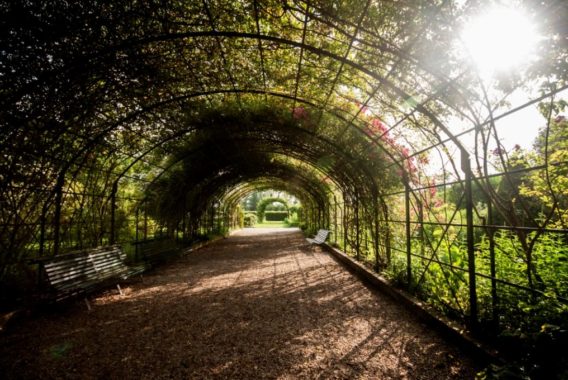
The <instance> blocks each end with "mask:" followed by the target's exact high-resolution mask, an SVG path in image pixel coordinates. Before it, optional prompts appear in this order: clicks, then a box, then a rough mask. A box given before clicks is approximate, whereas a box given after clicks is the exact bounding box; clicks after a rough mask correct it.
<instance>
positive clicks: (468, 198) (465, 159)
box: [461, 150, 477, 330]
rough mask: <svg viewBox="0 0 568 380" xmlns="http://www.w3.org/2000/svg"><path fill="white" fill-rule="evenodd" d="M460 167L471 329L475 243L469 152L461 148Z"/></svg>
mask: <svg viewBox="0 0 568 380" xmlns="http://www.w3.org/2000/svg"><path fill="white" fill-rule="evenodd" d="M461 167H462V170H463V172H464V174H465V207H466V231H467V261H468V275H469V276H468V277H469V313H470V315H469V317H470V327H471V329H472V330H475V329H476V328H477V286H476V278H475V245H474V230H473V191H472V182H473V173H472V172H471V163H470V161H469V154H468V153H467V152H466V151H464V150H462V152H461Z"/></svg>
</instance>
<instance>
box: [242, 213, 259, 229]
mask: <svg viewBox="0 0 568 380" xmlns="http://www.w3.org/2000/svg"><path fill="white" fill-rule="evenodd" d="M256 222H257V219H256V215H254V214H249V213H247V214H245V217H244V225H245V227H254V225H255V224H256Z"/></svg>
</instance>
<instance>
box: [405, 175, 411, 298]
mask: <svg viewBox="0 0 568 380" xmlns="http://www.w3.org/2000/svg"><path fill="white" fill-rule="evenodd" d="M404 209H405V219H406V220H405V227H406V281H407V286H408V289H409V290H410V289H411V288H412V236H411V229H410V185H409V184H408V182H407V183H406V184H405V188H404Z"/></svg>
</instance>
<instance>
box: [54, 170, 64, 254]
mask: <svg viewBox="0 0 568 380" xmlns="http://www.w3.org/2000/svg"><path fill="white" fill-rule="evenodd" d="M64 182H65V173H64V172H61V173H60V174H59V176H58V177H57V183H56V184H55V213H54V215H53V223H54V225H53V255H54V256H57V254H58V253H59V245H60V240H61V208H62V207H63V205H62V203H63V184H64Z"/></svg>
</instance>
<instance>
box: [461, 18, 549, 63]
mask: <svg viewBox="0 0 568 380" xmlns="http://www.w3.org/2000/svg"><path fill="white" fill-rule="evenodd" d="M462 39H463V42H464V43H465V47H466V48H467V50H468V52H469V54H470V56H471V58H472V59H473V60H474V61H475V63H476V65H477V67H478V69H479V71H480V73H481V74H493V73H495V72H503V71H506V70H511V69H513V68H516V67H519V66H520V65H522V64H524V63H527V62H529V61H530V60H531V59H532V58H533V57H532V56H533V53H534V48H535V45H536V42H537V39H538V33H537V31H536V28H535V26H534V24H533V23H532V22H531V20H530V19H529V17H527V16H526V15H525V14H524V13H523V12H521V11H519V10H515V9H511V8H496V9H493V10H491V11H489V12H487V13H484V14H483V15H480V16H478V17H477V18H475V19H473V20H471V22H470V23H469V24H468V25H466V27H465V28H464V30H463V33H462Z"/></svg>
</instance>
